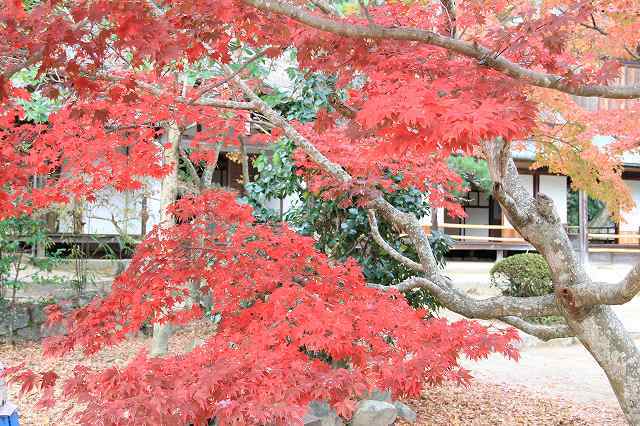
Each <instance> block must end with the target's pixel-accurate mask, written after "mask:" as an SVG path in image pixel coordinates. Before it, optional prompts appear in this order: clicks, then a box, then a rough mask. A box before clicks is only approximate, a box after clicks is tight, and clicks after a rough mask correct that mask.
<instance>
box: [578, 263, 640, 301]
mask: <svg viewBox="0 0 640 426" xmlns="http://www.w3.org/2000/svg"><path fill="white" fill-rule="evenodd" d="M566 291H567V292H571V293H572V295H573V297H572V298H573V299H574V300H575V303H576V304H577V305H580V306H589V305H600V304H602V305H623V304H625V303H627V302H629V301H630V300H631V299H633V298H634V297H635V296H636V295H637V294H638V292H640V263H637V264H636V265H635V266H634V267H633V268H632V269H631V271H629V273H628V274H627V276H626V277H624V279H623V280H622V281H620V282H618V283H615V284H604V283H588V284H583V285H579V286H576V287H574V288H571V289H566Z"/></svg>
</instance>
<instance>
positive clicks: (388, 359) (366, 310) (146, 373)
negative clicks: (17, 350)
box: [14, 191, 517, 424]
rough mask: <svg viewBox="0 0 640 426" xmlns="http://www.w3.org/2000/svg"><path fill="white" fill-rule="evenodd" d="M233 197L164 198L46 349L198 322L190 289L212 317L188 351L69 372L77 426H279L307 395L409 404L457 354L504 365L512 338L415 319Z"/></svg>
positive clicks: (446, 376) (345, 402) (100, 344)
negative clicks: (113, 270)
mask: <svg viewBox="0 0 640 426" xmlns="http://www.w3.org/2000/svg"><path fill="white" fill-rule="evenodd" d="M235 197H236V195H235V194H234V193H231V192H223V191H210V192H205V193H203V194H202V195H201V196H198V197H190V198H185V199H183V200H180V201H178V202H177V203H176V204H175V205H174V207H173V208H172V212H173V214H175V215H176V216H177V218H178V220H179V224H178V225H176V226H175V227H173V228H170V229H161V228H156V229H155V230H154V231H153V232H152V233H151V235H150V236H149V237H148V238H147V240H146V241H145V242H144V243H143V244H142V245H141V247H140V249H139V250H138V252H137V253H136V256H135V257H134V259H133V260H132V263H131V265H130V267H129V268H128V269H127V271H126V272H125V273H123V274H122V275H121V276H120V277H118V279H117V280H116V281H115V282H114V284H113V290H112V292H111V293H110V294H109V295H108V296H107V297H105V298H103V299H97V300H94V301H93V302H92V303H91V304H90V305H88V306H87V307H85V308H82V309H79V310H77V311H75V312H74V313H73V314H72V315H71V316H70V317H68V318H65V319H64V320H63V321H64V323H65V325H66V327H67V330H68V332H67V334H66V335H65V336H59V337H54V338H50V339H49V341H47V342H46V351H47V353H49V354H55V355H62V354H64V353H67V352H69V351H71V350H73V349H76V348H81V349H83V350H84V351H85V352H86V353H87V354H93V353H95V352H97V351H99V350H100V349H101V348H104V347H105V346H109V345H113V344H115V343H118V342H120V341H122V340H124V339H126V337H127V335H128V334H129V333H131V332H135V331H137V330H138V329H139V328H140V327H141V326H142V325H143V324H144V323H145V322H146V321H171V322H173V323H185V322H187V321H189V320H191V319H193V318H197V317H200V316H201V315H202V312H201V309H200V307H199V306H193V307H189V305H188V304H185V303H184V302H185V300H186V298H187V297H188V296H189V293H188V286H189V283H190V282H198V283H201V285H202V287H201V288H202V290H203V292H206V293H209V294H210V295H211V297H212V300H213V307H212V312H216V313H218V314H220V315H221V318H222V319H221V321H220V323H219V325H218V328H217V332H216V333H215V334H214V335H212V336H210V337H209V338H208V339H207V340H206V341H205V342H204V344H203V345H202V346H201V347H198V348H196V349H195V350H193V351H192V352H190V353H187V354H184V355H180V356H169V357H166V358H162V359H158V358H150V357H149V356H148V355H147V354H146V353H145V352H143V353H141V354H139V356H138V357H137V358H136V359H135V360H134V361H132V362H131V363H130V364H129V365H128V366H126V367H125V368H122V369H118V368H115V367H114V368H109V369H107V370H104V371H92V370H89V369H88V368H85V367H82V366H78V367H77V368H76V370H75V374H74V377H73V378H72V379H70V380H68V381H67V382H66V384H65V396H66V397H67V398H73V399H75V400H76V401H78V402H80V403H82V404H86V409H85V410H84V411H83V412H82V414H81V417H80V419H79V420H80V422H81V423H82V424H92V422H93V421H94V419H95V418H101V419H102V421H103V422H104V423H105V424H142V423H145V424H149V423H153V424H184V423H189V422H191V423H194V424H202V423H203V422H205V421H206V419H208V418H211V417H213V416H215V417H216V418H218V419H219V421H221V423H222V424H265V423H272V422H275V423H278V424H293V423H298V422H300V421H301V417H302V415H303V414H304V411H305V407H306V405H307V404H308V403H309V402H310V401H311V400H315V399H325V400H328V401H329V402H330V403H331V404H332V405H333V406H334V407H335V408H336V409H337V410H338V412H339V413H340V414H342V415H344V416H349V415H350V413H351V411H352V410H353V408H354V405H355V401H356V399H357V396H358V395H361V394H362V393H363V392H364V391H365V390H367V389H371V388H373V387H377V388H389V389H392V390H393V392H394V394H395V395H414V396H415V395H418V394H419V392H420V391H421V389H422V387H423V386H424V384H426V383H431V384H437V383H440V382H442V381H443V380H455V381H459V382H462V383H466V382H467V380H468V379H469V376H468V373H467V372H466V371H465V370H464V369H462V368H460V367H459V366H458V364H457V359H458V357H459V356H461V355H463V354H464V355H466V356H468V357H471V358H476V359H477V358H482V357H485V356H487V355H488V354H489V353H491V352H500V353H503V354H504V355H505V356H508V357H511V358H517V351H516V350H515V349H514V347H513V346H512V343H513V341H514V340H515V339H517V334H516V332H515V331H514V330H513V329H510V330H498V329H496V330H488V329H487V328H485V327H483V326H481V325H479V324H478V323H475V322H470V321H459V322H455V323H452V324H449V323H447V322H446V321H445V320H441V319H435V318H429V317H428V314H427V312H426V311H423V310H414V309H412V308H411V307H410V306H409V305H408V304H407V303H406V301H405V300H404V298H403V297H402V295H401V294H399V293H397V292H386V293H382V292H379V291H378V290H374V289H371V288H368V287H367V286H366V283H365V282H364V278H363V275H362V273H361V270H360V268H359V267H358V266H357V265H356V264H355V263H354V262H347V263H346V264H334V263H333V262H330V261H329V259H328V258H327V257H326V256H325V255H324V254H322V253H320V252H318V251H317V250H316V249H315V248H314V245H313V241H312V240H311V239H309V238H307V237H303V236H300V235H299V234H297V233H295V232H293V231H291V230H289V229H287V228H286V227H271V226H268V225H259V224H254V223H253V222H252V216H251V211H250V209H249V208H248V207H247V206H243V205H239V204H237V202H236V201H235ZM51 315H52V319H53V320H60V318H61V317H60V314H59V311H56V310H52V312H51ZM14 374H18V373H15V372H14ZM21 374H22V375H19V374H18V375H17V376H16V377H17V379H18V380H20V379H21V380H22V381H23V382H25V381H26V382H27V385H26V386H27V388H26V389H25V390H29V389H30V387H31V386H32V385H33V384H35V383H36V381H38V380H39V381H40V383H41V386H42V387H43V388H44V389H45V390H46V389H47V388H50V387H51V386H52V384H53V383H54V382H55V377H56V376H55V375H54V374H52V373H45V374H46V376H45V375H43V376H38V375H37V374H36V373H33V372H22V373H21ZM45 382H46V383H45ZM45 396H47V395H45ZM48 397H50V395H48ZM45 402H46V403H51V402H52V401H51V400H48V401H45Z"/></svg>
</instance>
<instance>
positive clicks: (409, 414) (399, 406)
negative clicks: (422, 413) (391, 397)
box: [393, 401, 418, 423]
mask: <svg viewBox="0 0 640 426" xmlns="http://www.w3.org/2000/svg"><path fill="white" fill-rule="evenodd" d="M393 405H394V406H395V407H396V410H398V417H401V418H403V419H404V420H406V421H408V422H409V423H415V422H416V420H417V419H418V415H417V414H416V412H415V411H413V410H412V409H411V407H409V406H408V405H407V404H404V403H402V402H400V401H396V402H394V403H393Z"/></svg>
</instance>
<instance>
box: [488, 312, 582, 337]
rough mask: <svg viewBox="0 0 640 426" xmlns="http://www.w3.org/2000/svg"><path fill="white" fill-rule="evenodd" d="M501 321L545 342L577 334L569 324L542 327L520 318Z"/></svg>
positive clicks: (510, 317)
mask: <svg viewBox="0 0 640 426" xmlns="http://www.w3.org/2000/svg"><path fill="white" fill-rule="evenodd" d="M500 321H502V322H504V323H506V324H509V325H511V326H513V327H515V328H517V329H519V330H522V331H524V332H525V333H527V334H530V335H532V336H535V337H537V338H538V339H540V340H544V341H545V342H546V341H548V340H552V339H562V338H565V337H573V336H575V334H574V333H573V331H571V328H569V326H568V325H567V324H557V325H542V324H534V323H532V322H530V321H527V320H524V319H522V318H520V317H514V316H509V317H503V318H500Z"/></svg>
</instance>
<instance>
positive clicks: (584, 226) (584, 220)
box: [578, 191, 589, 267]
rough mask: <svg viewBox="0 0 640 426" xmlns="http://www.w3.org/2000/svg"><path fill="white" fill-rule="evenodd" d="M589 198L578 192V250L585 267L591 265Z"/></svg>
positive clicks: (582, 192)
mask: <svg viewBox="0 0 640 426" xmlns="http://www.w3.org/2000/svg"><path fill="white" fill-rule="evenodd" d="M588 202H589V197H588V196H587V194H586V193H585V192H584V191H579V192H578V228H579V229H578V248H579V252H580V261H581V262H582V264H583V265H585V267H586V266H587V265H589V217H588Z"/></svg>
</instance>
